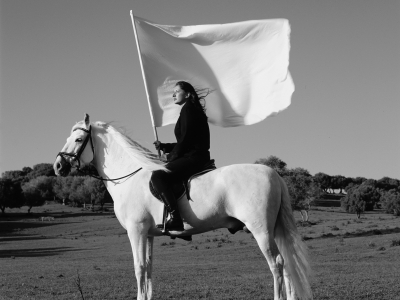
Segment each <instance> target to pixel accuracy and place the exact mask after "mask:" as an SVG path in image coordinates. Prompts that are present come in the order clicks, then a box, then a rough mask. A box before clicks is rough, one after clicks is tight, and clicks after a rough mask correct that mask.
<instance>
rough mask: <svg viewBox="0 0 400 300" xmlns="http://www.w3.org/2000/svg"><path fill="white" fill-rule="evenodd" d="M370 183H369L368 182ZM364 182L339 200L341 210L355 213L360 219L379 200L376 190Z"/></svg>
mask: <svg viewBox="0 0 400 300" xmlns="http://www.w3.org/2000/svg"><path fill="white" fill-rule="evenodd" d="M369 183H371V182H369ZM369 183H367V181H365V182H364V183H363V184H361V185H356V186H354V187H353V188H351V189H349V190H348V191H347V195H346V196H345V197H343V198H342V199H341V206H342V208H343V209H344V210H345V211H347V212H349V213H357V217H358V218H360V217H361V213H362V212H364V211H371V210H373V209H374V207H375V204H376V203H377V202H378V201H379V199H380V194H379V192H378V190H377V189H376V188H375V187H374V186H372V185H371V184H369Z"/></svg>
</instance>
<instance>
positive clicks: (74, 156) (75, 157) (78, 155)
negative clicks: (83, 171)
mask: <svg viewBox="0 0 400 300" xmlns="http://www.w3.org/2000/svg"><path fill="white" fill-rule="evenodd" d="M76 130H82V131H84V132H86V133H87V135H86V137H85V140H84V141H83V143H82V146H81V147H80V148H79V150H78V152H77V153H76V154H75V153H66V152H59V153H58V154H57V157H58V156H60V157H61V159H62V160H65V161H67V162H68V160H67V159H66V158H65V156H69V157H72V161H77V162H78V166H77V167H76V168H77V170H80V168H81V162H80V160H81V155H82V153H83V151H84V150H85V147H86V145H87V143H88V142H89V140H90V145H91V146H92V152H93V158H94V146H93V140H92V125H89V130H87V129H85V128H81V127H78V128H75V129H74V130H73V131H76ZM57 157H56V158H57ZM72 161H71V162H69V164H70V165H71V167H73V165H72Z"/></svg>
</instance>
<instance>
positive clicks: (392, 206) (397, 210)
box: [381, 189, 400, 216]
mask: <svg viewBox="0 0 400 300" xmlns="http://www.w3.org/2000/svg"><path fill="white" fill-rule="evenodd" d="M381 202H382V206H383V208H384V209H385V211H386V212H387V213H389V214H393V215H395V216H400V191H399V190H398V189H391V190H389V191H383V192H382V193H381Z"/></svg>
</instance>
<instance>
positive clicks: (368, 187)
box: [255, 155, 400, 220]
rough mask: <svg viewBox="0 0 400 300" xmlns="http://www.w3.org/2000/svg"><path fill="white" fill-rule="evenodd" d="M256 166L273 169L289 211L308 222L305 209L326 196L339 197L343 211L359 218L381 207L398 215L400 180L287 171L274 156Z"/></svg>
mask: <svg viewBox="0 0 400 300" xmlns="http://www.w3.org/2000/svg"><path fill="white" fill-rule="evenodd" d="M255 163H256V164H263V165H266V166H269V167H271V168H273V169H274V170H275V171H277V172H278V174H279V175H280V176H281V177H282V178H283V179H284V180H285V182H286V184H287V186H288V189H289V193H290V196H291V201H292V208H293V209H294V210H298V211H300V213H301V214H302V217H303V220H307V219H308V210H309V209H310V207H311V205H312V204H313V202H314V201H315V200H317V199H320V198H322V197H323V195H327V194H342V195H343V197H342V198H341V207H342V209H343V210H345V211H346V212H349V213H356V214H357V216H358V217H360V214H361V213H362V212H364V211H371V210H373V209H375V208H380V207H381V208H383V209H384V210H385V211H386V212H387V213H390V214H394V215H396V216H400V180H397V179H393V178H389V177H383V178H381V179H379V180H374V179H367V178H365V177H355V178H352V177H345V176H342V175H335V176H330V175H328V174H325V173H322V172H319V173H317V174H315V175H314V176H312V175H311V174H310V173H309V172H308V171H307V170H306V169H303V168H293V169H289V168H287V164H286V163H285V162H284V161H282V160H281V159H279V158H278V157H276V156H273V155H271V156H269V157H267V158H260V159H258V160H256V161H255ZM343 191H344V192H345V193H343ZM303 213H304V215H303Z"/></svg>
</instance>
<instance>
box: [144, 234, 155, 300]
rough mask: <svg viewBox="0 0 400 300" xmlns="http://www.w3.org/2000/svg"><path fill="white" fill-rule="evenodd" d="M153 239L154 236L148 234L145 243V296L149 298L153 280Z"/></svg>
mask: <svg viewBox="0 0 400 300" xmlns="http://www.w3.org/2000/svg"><path fill="white" fill-rule="evenodd" d="M153 241H154V237H153V236H148V237H147V243H146V284H147V287H146V290H147V298H148V299H151V297H152V296H153V295H152V293H153V282H152V279H151V274H152V271H153Z"/></svg>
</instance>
